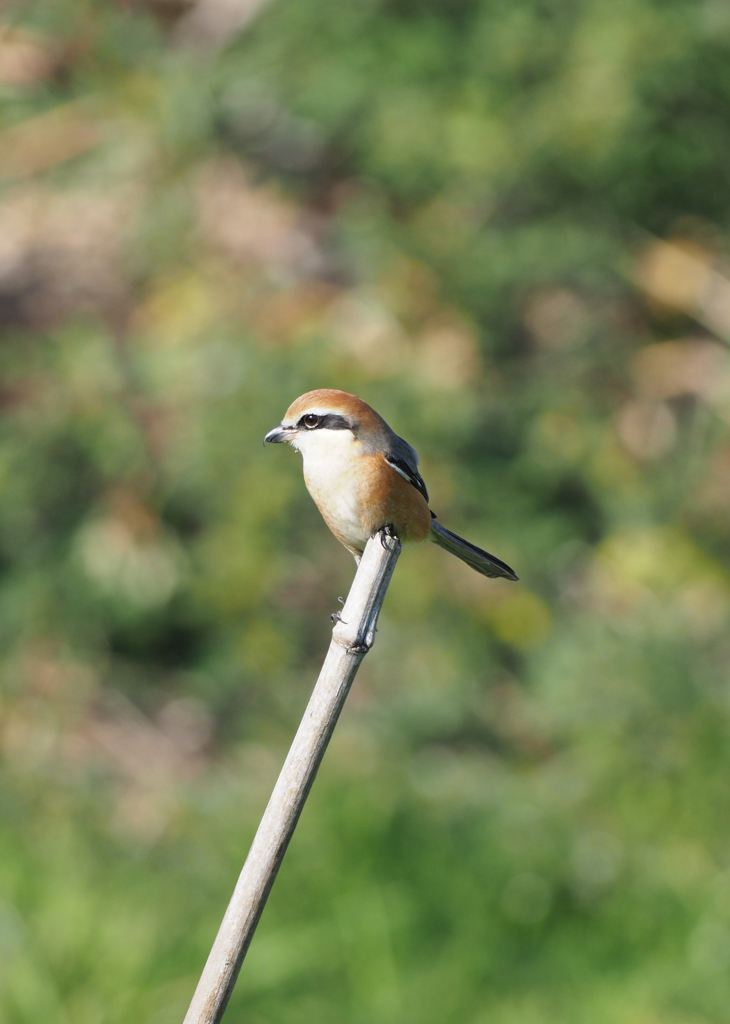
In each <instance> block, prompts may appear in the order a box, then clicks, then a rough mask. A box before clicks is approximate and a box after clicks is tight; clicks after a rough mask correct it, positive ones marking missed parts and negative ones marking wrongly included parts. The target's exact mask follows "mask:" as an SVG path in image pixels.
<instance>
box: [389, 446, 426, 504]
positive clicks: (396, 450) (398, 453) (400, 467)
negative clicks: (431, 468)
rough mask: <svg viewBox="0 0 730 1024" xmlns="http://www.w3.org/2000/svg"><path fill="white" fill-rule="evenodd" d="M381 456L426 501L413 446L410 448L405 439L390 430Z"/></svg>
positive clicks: (416, 455) (423, 484)
mask: <svg viewBox="0 0 730 1024" xmlns="http://www.w3.org/2000/svg"><path fill="white" fill-rule="evenodd" d="M383 456H384V458H385V461H386V462H387V463H388V465H390V466H392V467H393V469H394V470H395V471H396V473H400V475H401V476H402V477H403V479H404V480H407V481H408V482H409V483H411V484H413V486H414V487H415V488H416V490H417V491H420V492H421V494H422V495H423V497H424V498H425V499H426V501H428V491H427V490H426V485H425V483H424V482H423V478H422V476H421V474H420V473H419V472H418V453H417V452H416V450H415V448H411V446H410V445H409V444H408V442H407V441H404V440H403V438H402V437H398V435H397V434H394V433H393V432H392V431H390V434H389V437H388V444H387V445H386V447H385V451H384V452H383Z"/></svg>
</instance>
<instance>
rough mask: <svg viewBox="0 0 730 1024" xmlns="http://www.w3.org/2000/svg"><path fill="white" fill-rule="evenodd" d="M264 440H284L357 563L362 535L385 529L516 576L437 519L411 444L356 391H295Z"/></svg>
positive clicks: (488, 571)
mask: <svg viewBox="0 0 730 1024" xmlns="http://www.w3.org/2000/svg"><path fill="white" fill-rule="evenodd" d="M266 442H270V443H272V444H277V443H281V442H286V443H288V444H289V445H291V447H292V448H294V449H295V450H296V451H298V452H299V453H300V454H301V456H302V459H303V463H304V482H305V484H306V486H307V490H308V491H309V493H310V494H311V496H312V498H313V499H314V501H315V504H316V505H317V507H318V508H319V511H320V512H321V513H322V516H323V518H324V521H325V522H326V523H327V526H328V527H329V528H330V530H331V531H332V533H333V534H334V535H335V537H336V538H337V540H339V541H340V543H341V544H343V545H344V546H345V547H346V548H347V550H348V551H349V552H350V553H351V554H352V555H354V557H355V561H356V562H357V563H358V564H359V562H360V557H361V555H362V553H363V551H364V550H365V545H366V544H367V542H368V540H370V538H371V537H373V536H374V535H375V534H376V533H378V531H380V530H385V531H386V532H388V533H390V534H391V535H394V536H396V537H397V538H398V539H399V541H401V543H404V544H405V543H411V542H419V541H425V540H427V539H428V540H432V541H434V542H435V543H436V544H438V545H439V547H441V548H444V549H445V550H446V551H449V552H450V553H451V554H452V555H456V557H457V558H460V559H461V560H462V562H466V564H467V565H469V566H471V568H472V569H475V570H476V571H477V572H479V573H481V574H482V575H483V576H489V577H492V578H494V577H503V578H504V579H507V580H517V579H518V578H519V577H518V576H517V575H516V573H515V572H514V570H513V569H511V568H510V567H509V566H508V565H507V564H506V563H505V562H503V561H502V560H501V559H499V558H496V557H495V556H494V555H490V554H489V553H488V552H487V551H484V550H482V548H479V547H477V546H476V545H475V544H472V543H471V542H470V541H468V540H464V538H463V537H459V536H458V535H457V534H455V533H452V532H451V530H447V529H446V527H444V526H442V525H441V524H440V523H439V522H437V517H436V514H435V513H434V512H432V511H431V509H430V507H429V498H428V491H427V489H426V484H425V483H424V482H423V478H422V476H421V474H420V473H419V471H418V461H419V460H418V455H417V453H416V451H415V449H414V448H412V447H411V446H410V445H409V444H408V442H407V441H404V440H403V438H402V437H399V436H398V435H397V434H396V433H395V432H394V431H393V430H391V428H390V427H389V426H388V424H387V423H386V422H385V420H384V419H383V418H382V416H380V415H378V413H377V412H376V411H375V410H374V409H373V408H371V407H370V406H369V405H368V404H367V402H364V401H363V400H362V399H361V398H358V397H357V396H356V395H351V394H349V392H347V391H338V390H336V389H334V388H319V389H318V390H316V391H308V392H307V393H306V394H304V395H300V397H299V398H297V399H296V400H295V401H294V402H292V404H291V405H290V406H289V408H288V409H287V411H286V414H285V415H284V418H283V419H282V421H281V423H279V425H278V426H276V427H274V429H273V430H270V431H269V432H268V434H267V435H266V437H265V438H264V446H265V445H266Z"/></svg>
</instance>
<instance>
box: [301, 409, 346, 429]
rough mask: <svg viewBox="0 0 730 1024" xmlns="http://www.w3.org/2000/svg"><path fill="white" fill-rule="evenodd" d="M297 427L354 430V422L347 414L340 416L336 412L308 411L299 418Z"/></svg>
mask: <svg viewBox="0 0 730 1024" xmlns="http://www.w3.org/2000/svg"><path fill="white" fill-rule="evenodd" d="M297 428H298V429H299V430H353V423H352V420H350V419H348V418H347V416H340V415H339V413H336V412H327V413H323V414H321V415H319V414H318V413H316V412H308V413H305V415H304V416H302V417H301V418H300V419H299V421H298V423H297Z"/></svg>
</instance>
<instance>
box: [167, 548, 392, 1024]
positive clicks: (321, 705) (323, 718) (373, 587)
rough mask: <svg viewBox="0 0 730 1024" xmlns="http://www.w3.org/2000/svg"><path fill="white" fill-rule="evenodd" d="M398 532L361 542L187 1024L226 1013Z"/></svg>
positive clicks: (378, 599)
mask: <svg viewBox="0 0 730 1024" xmlns="http://www.w3.org/2000/svg"><path fill="white" fill-rule="evenodd" d="M400 550H401V546H400V542H399V541H398V539H397V538H396V537H391V536H389V535H388V534H387V533H386V532H384V531H381V532H380V533H377V534H376V535H375V536H374V537H372V538H371V539H370V540H369V541H368V543H367V546H366V548H365V551H364V553H363V556H362V559H361V560H360V565H359V566H358V570H357V573H356V574H355V579H354V580H353V583H352V586H351V588H350V593H349V595H348V597H347V601H346V602H345V606H344V608H343V609H342V611H341V612H340V614H339V616H338V618H337V621H336V622H335V627H334V629H333V630H332V642H331V643H330V647H329V651H328V652H327V657H326V658H325V660H324V664H323V666H322V671H321V672H320V674H319V679H318V680H317V683H316V685H315V687H314V690H313V692H312V696H311V698H310V700H309V704H308V705H307V708H306V710H305V712H304V716H303V717H302V721H301V723H300V725H299V729H298V730H297V734H296V736H295V737H294V742H293V743H292V745H291V748H290V750H289V754H288V755H287V759H286V761H285V762H284V767H283V768H282V769H281V774H280V775H279V778H278V780H277V783H276V786H275V787H274V792H273V793H272V794H271V799H270V800H269V803H268V806H267V808H266V810H265V811H264V816H263V818H262V819H261V824H260V825H259V828H258V831H257V833H256V835H255V837H254V840H253V843H252V844H251V849H250V850H249V854H248V857H247V858H246V863H245V864H244V865H243V870H242V871H241V874H240V877H239V879H238V883H237V885H236V888H235V890H234V892H233V896H232V897H231V902H230V903H229V904H228V909H227V910H226V913H225V916H224V918H223V922H222V924H221V926H220V928H219V930H218V934H217V936H216V939H215V942H214V943H213V948H212V949H211V951H210V956H209V957H208V961H207V963H206V965H205V968H204V970H203V973H202V975H201V978H200V981H199V982H198V987H197V988H196V990H195V994H194V996H193V1000H192V1002H191V1003H190V1007H189V1009H188V1012H187V1014H186V1015H185V1021H184V1024H217V1022H218V1021H220V1020H221V1018H222V1017H223V1014H224V1012H225V1009H226V1006H227V1005H228V1000H229V999H230V997H231V993H232V991H233V986H234V985H235V984H236V978H237V977H238V972H239V970H240V969H241V964H242V963H243V958H244V957H245V955H246V952H247V951H248V947H249V946H250V944H251V939H252V938H253V934H254V932H255V931H256V925H257V924H258V922H259V918H260V917H261V913H262V911H263V909H264V906H265V904H266V900H267V897H268V895H269V893H270V891H271V887H272V885H273V884H274V879H275V878H276V873H277V871H278V870H279V866H280V865H281V862H282V860H283V858H284V854H285V853H286V848H287V846H288V845H289V840H290V839H291V837H292V835H293V834H294V829H295V828H296V825H297V821H298V820H299V815H300V814H301V812H302V808H303V807H304V802H305V800H306V799H307V796H308V794H309V790H310V789H311V787H312V783H313V782H314V777H315V775H316V774H317V769H318V768H319V766H320V764H321V762H322V758H323V757H324V752H325V750H326V749H327V744H328V743H329V740H330V737H331V735H332V732H333V731H334V728H335V725H336V724H337V719H338V718H339V716H340V711H341V710H342V706H343V704H344V703H345V698H346V697H347V694H348V692H349V689H350V686H351V685H352V681H353V679H354V678H355V675H356V674H357V670H358V668H359V667H360V662H361V661H362V659H363V658H364V657H365V655H366V654H367V652H368V651H369V650H370V648H371V647H372V645H373V642H374V639H375V629H376V625H377V622H378V615H379V614H380V609H381V607H382V604H383V599H384V598H385V592H386V590H387V589H388V584H389V583H390V578H391V576H392V575H393V569H394V568H395V563H396V562H397V560H398V555H399V554H400Z"/></svg>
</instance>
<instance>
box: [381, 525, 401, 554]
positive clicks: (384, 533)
mask: <svg viewBox="0 0 730 1024" xmlns="http://www.w3.org/2000/svg"><path fill="white" fill-rule="evenodd" d="M378 535H379V537H380V543H381V544H382V545H383V547H384V548H385V549H386V550H387V548H388V545H387V544H386V543H385V538H386V537H390V538H391V540H397V539H398V534H397V533H396V532H395V527H394V526H393V524H392V523H386V524H385V526H384V527H383V528H382V529H381V530H379V531H378Z"/></svg>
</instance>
